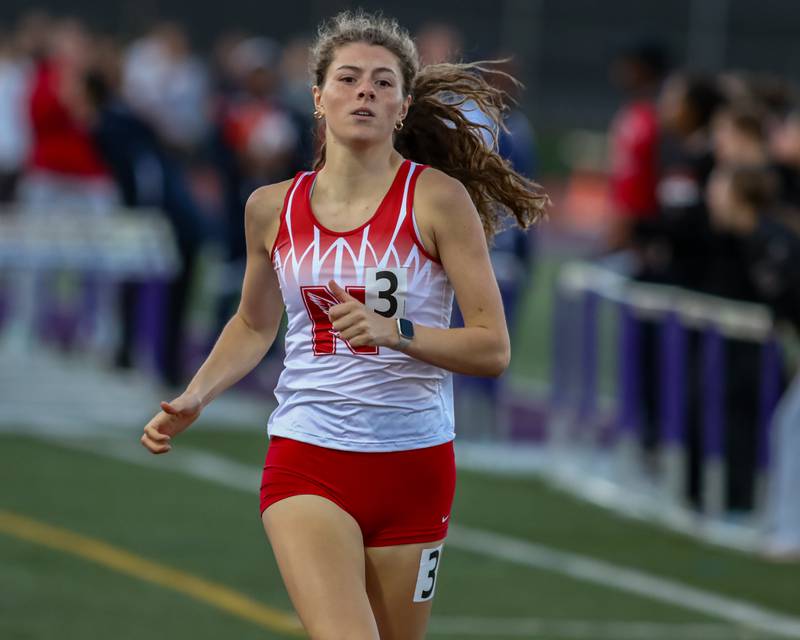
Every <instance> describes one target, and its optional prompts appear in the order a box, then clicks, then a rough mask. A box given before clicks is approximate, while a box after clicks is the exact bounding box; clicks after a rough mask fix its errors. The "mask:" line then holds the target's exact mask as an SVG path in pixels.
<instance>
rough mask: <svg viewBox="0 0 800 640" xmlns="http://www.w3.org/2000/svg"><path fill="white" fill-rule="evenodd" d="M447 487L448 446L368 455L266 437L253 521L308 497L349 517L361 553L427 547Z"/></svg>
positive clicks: (443, 516)
mask: <svg viewBox="0 0 800 640" xmlns="http://www.w3.org/2000/svg"><path fill="white" fill-rule="evenodd" d="M455 486H456V465H455V456H454V453H453V443H452V442H447V443H445V444H440V445H437V446H435V447H428V448H425V449H411V450H408V451H388V452H376V453H373V452H359V451H339V450H337V449H328V448H326V447H319V446H316V445H313V444H308V443H305V442H299V441H297V440H291V439H289V438H282V437H279V436H273V437H272V438H271V439H270V445H269V449H268V450H267V457H266V460H265V462H264V475H263V476H262V479H261V513H262V514H263V513H264V511H265V510H266V509H267V508H268V507H269V506H270V505H272V504H275V503H276V502H278V501H279V500H283V499H284V498H289V497H291V496H299V495H309V494H310V495H316V496H322V497H323V498H327V499H328V500H330V501H331V502H333V503H334V504H336V505H338V506H339V507H341V508H342V509H344V510H345V511H346V512H347V513H349V514H350V515H351V516H353V518H354V519H355V520H356V522H357V523H358V525H359V527H361V533H362V535H363V536H364V546H365V547H387V546H392V545H400V544H413V543H424V542H435V541H437V540H442V539H443V538H445V537H446V536H447V527H448V525H449V524H450V508H451V507H452V504H453V495H454V494H455Z"/></svg>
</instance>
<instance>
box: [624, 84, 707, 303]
mask: <svg viewBox="0 0 800 640" xmlns="http://www.w3.org/2000/svg"><path fill="white" fill-rule="evenodd" d="M722 101H723V96H722V94H721V92H720V90H719V89H718V88H717V86H716V84H715V82H714V81H713V80H712V79H710V78H706V77H703V76H690V75H686V74H683V73H675V74H673V75H671V76H670V77H669V78H668V79H667V81H666V82H665V84H664V86H663V88H662V90H661V94H660V97H659V104H658V111H659V121H660V123H661V126H662V127H663V134H664V135H663V138H662V141H661V145H660V160H659V165H660V168H661V171H660V175H659V181H658V186H657V190H656V195H657V199H658V215H657V217H656V218H654V219H652V220H642V221H641V222H640V223H639V224H638V225H637V231H636V235H637V238H636V246H637V251H638V254H639V259H640V261H641V265H640V270H639V274H638V277H639V278H640V279H642V280H646V281H654V282H663V283H669V284H676V285H679V286H686V287H689V288H695V287H696V285H697V282H698V280H699V279H701V278H702V275H703V273H704V268H705V264H706V256H707V246H708V242H709V235H710V226H709V222H708V214H707V211H706V209H705V204H704V201H703V192H704V189H705V184H706V181H707V180H708V176H709V174H710V173H711V169H712V167H713V162H714V160H713V153H712V146H711V135H710V124H711V119H712V117H713V115H714V113H715V112H716V110H717V109H718V108H719V107H720V106H721V104H722Z"/></svg>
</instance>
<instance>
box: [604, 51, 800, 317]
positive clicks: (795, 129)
mask: <svg viewBox="0 0 800 640" xmlns="http://www.w3.org/2000/svg"><path fill="white" fill-rule="evenodd" d="M612 77H613V78H614V80H615V81H616V83H617V84H618V86H619V87H620V88H621V89H622V91H624V93H625V95H626V98H627V102H626V104H625V105H624V106H623V107H622V108H621V109H620V111H619V112H618V113H617V115H616V117H615V119H614V121H613V122H612V125H611V129H610V143H611V149H612V152H611V159H610V167H611V170H610V178H611V192H612V198H613V211H614V213H615V218H614V222H613V225H612V229H611V233H610V243H611V247H612V248H613V249H618V248H629V249H631V250H632V251H633V253H634V256H635V265H634V267H633V271H634V274H635V276H636V277H637V278H639V279H641V280H644V281H649V282H658V283H664V284H671V285H677V286H680V287H684V288H687V289H692V290H696V291H701V292H704V293H709V294H712V295H717V296H721V297H725V298H732V299H737V300H748V301H753V302H763V303H765V304H768V305H770V306H771V307H772V308H773V310H774V311H775V313H776V314H777V315H778V316H779V317H781V318H783V319H785V320H787V321H789V322H792V323H794V325H795V326H797V327H800V296H798V295H797V293H798V291H800V259H798V257H800V254H798V251H800V247H798V237H799V236H800V94H798V92H797V88H796V87H795V86H794V85H793V84H792V83H790V82H789V81H788V80H785V79H782V78H778V77H773V76H766V75H758V74H747V73H734V72H730V73H723V74H719V75H716V76H712V75H700V74H693V73H689V72H685V71H671V70H670V69H669V63H668V58H667V55H666V53H665V52H664V50H663V49H661V48H660V47H659V46H658V45H655V44H651V43H641V44H639V45H636V46H632V47H630V48H629V49H627V50H626V51H625V52H624V53H623V54H622V55H620V57H619V58H618V59H617V61H616V62H615V65H614V68H613V74H612Z"/></svg>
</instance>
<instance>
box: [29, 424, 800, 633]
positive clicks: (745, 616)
mask: <svg viewBox="0 0 800 640" xmlns="http://www.w3.org/2000/svg"><path fill="white" fill-rule="evenodd" d="M42 435H44V434H42ZM45 437H46V438H48V439H50V440H55V441H57V442H58V443H60V444H62V445H64V446H66V447H69V448H74V449H79V450H84V451H89V452H92V453H95V454H100V455H104V456H111V457H114V458H117V459H121V460H126V461H128V462H133V463H136V464H144V465H147V466H153V467H157V468H159V469H162V470H164V471H178V472H181V473H185V474H187V475H191V476H194V477H199V478H203V479H205V480H209V481H212V482H215V483H217V484H221V485H224V486H226V487H230V488H232V489H237V490H243V491H246V492H248V493H250V494H252V493H253V492H255V491H256V490H257V489H258V486H259V476H260V474H261V470H260V469H258V468H257V467H251V466H249V465H245V464H242V463H239V462H236V461H234V460H231V459H229V458H225V457H223V456H219V455H216V454H213V453H209V452H206V451H202V450H198V449H193V448H191V447H187V446H181V447H176V448H175V449H174V450H173V451H172V452H170V453H169V455H168V456H153V455H150V454H148V453H147V452H145V451H144V449H141V451H140V450H139V447H140V445H139V444H138V442H129V441H123V440H119V439H118V438H113V439H111V438H107V439H100V438H95V439H92V440H91V441H87V440H83V439H77V438H63V437H61V438H54V437H53V436H52V434H49V435H45ZM447 543H448V545H449V546H452V547H456V548H458V549H461V550H462V551H468V552H471V553H475V554H479V555H484V556H490V557H493V558H497V559H499V560H504V561H506V562H510V563H512V564H517V565H520V566H527V567H531V568H534V569H539V570H545V571H552V572H554V573H559V574H561V575H566V576H569V577H571V578H574V579H576V580H580V581H583V582H589V583H593V584H598V585H602V586H605V587H612V588H614V589H617V590H620V591H625V592H627V593H632V594H635V595H637V596H639V597H643V598H648V599H650V600H655V601H658V602H663V603H666V604H669V605H673V606H677V607H682V608H684V609H689V610H692V611H696V612H699V613H702V614H705V615H708V616H713V617H715V618H718V619H720V620H727V621H728V622H733V623H735V624H739V625H744V626H746V627H749V628H750V629H757V630H759V631H761V632H768V633H771V634H774V635H776V636H780V637H784V638H798V639H800V618H796V617H793V616H790V615H788V614H783V613H779V612H776V611H771V610H769V609H766V608H764V607H762V606H760V605H757V604H754V603H751V602H747V601H744V600H738V599H735V598H731V597H728V596H723V595H720V594H716V593H713V592H710V591H704V590H701V589H698V588H695V587H692V586H690V585H687V584H683V583H681V582H678V581H675V580H669V579H666V578H660V577H657V576H654V575H651V574H648V573H645V572H643V571H640V570H636V569H628V568H623V567H619V566H617V565H614V564H612V563H610V562H604V561H601V560H596V559H593V558H589V557H587V556H582V555H579V554H576V553H570V552H565V551H558V550H555V549H551V548H549V547H546V546H543V545H537V544H534V543H532V542H528V541H526V540H522V539H519V538H513V537H511V536H505V535H501V534H498V533H493V532H491V531H484V530H481V529H475V528H472V527H465V526H462V525H455V524H452V525H451V526H450V534H449V536H448V540H447Z"/></svg>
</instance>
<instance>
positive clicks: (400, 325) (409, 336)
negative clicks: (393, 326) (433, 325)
mask: <svg viewBox="0 0 800 640" xmlns="http://www.w3.org/2000/svg"><path fill="white" fill-rule="evenodd" d="M397 333H398V334H399V335H400V342H399V343H398V344H397V349H398V350H399V351H405V350H406V348H408V345H410V344H411V341H412V340H413V339H414V323H413V322H411V320H407V319H406V318H398V319H397Z"/></svg>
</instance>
